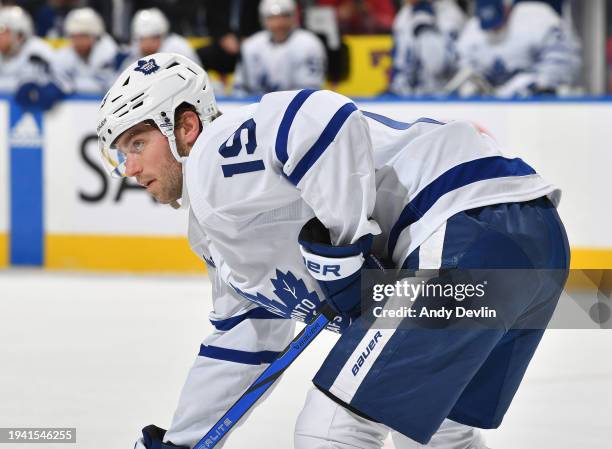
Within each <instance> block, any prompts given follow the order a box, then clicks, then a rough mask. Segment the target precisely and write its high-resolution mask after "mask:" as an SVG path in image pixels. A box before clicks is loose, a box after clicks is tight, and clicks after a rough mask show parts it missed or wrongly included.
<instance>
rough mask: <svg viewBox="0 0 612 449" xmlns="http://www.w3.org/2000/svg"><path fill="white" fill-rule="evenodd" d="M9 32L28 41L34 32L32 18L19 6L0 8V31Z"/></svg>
mask: <svg viewBox="0 0 612 449" xmlns="http://www.w3.org/2000/svg"><path fill="white" fill-rule="evenodd" d="M4 30H9V31H11V32H12V33H16V34H21V35H22V36H23V38H24V39H28V38H29V37H30V36H32V34H33V32H34V26H33V25H32V18H31V17H30V15H29V14H28V13H27V12H26V11H25V10H24V9H23V8H21V7H19V6H5V7H3V8H0V31H4Z"/></svg>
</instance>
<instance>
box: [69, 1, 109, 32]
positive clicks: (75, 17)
mask: <svg viewBox="0 0 612 449" xmlns="http://www.w3.org/2000/svg"><path fill="white" fill-rule="evenodd" d="M104 32H105V28H104V22H103V21H102V18H101V17H100V15H99V14H98V13H97V12H96V11H94V10H93V9H92V8H77V9H73V10H72V11H70V12H69V13H68V15H67V16H66V20H65V21H64V33H65V34H66V36H72V35H74V34H88V35H90V36H95V37H100V36H102V35H103V34H104Z"/></svg>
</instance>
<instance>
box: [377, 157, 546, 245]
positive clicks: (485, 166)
mask: <svg viewBox="0 0 612 449" xmlns="http://www.w3.org/2000/svg"><path fill="white" fill-rule="evenodd" d="M533 174H535V170H534V169H533V168H531V167H530V166H529V165H527V164H526V163H525V162H524V161H523V160H522V159H520V158H515V159H507V158H505V157H502V156H490V157H484V158H481V159H476V160H473V161H469V162H464V163H463V164H459V165H456V166H455V167H453V168H451V169H449V170H447V171H446V172H444V173H443V174H442V175H440V176H439V177H438V178H436V179H435V180H434V181H432V182H431V183H429V184H428V185H427V186H426V187H425V188H423V190H421V191H420V192H419V194H418V195H417V196H415V197H414V198H413V199H412V201H410V202H409V203H408V204H407V205H406V206H405V207H404V209H403V210H402V213H401V214H400V216H399V219H398V220H397V222H396V223H395V224H394V225H393V228H391V232H390V233H389V242H388V245H387V250H388V257H392V256H393V251H394V250H395V245H396V244H397V239H398V238H399V235H400V233H401V232H402V231H403V230H404V229H405V228H406V227H408V226H410V225H411V224H413V223H415V222H416V221H417V220H419V219H420V218H421V217H422V216H423V215H425V213H427V211H428V210H429V209H430V208H431V207H432V206H433V205H434V204H435V203H436V201H438V199H440V197H442V196H443V195H445V194H447V193H449V192H452V191H453V190H456V189H459V188H461V187H464V186H466V185H468V184H472V183H474V182H478V181H484V180H487V179H494V178H504V177H508V176H527V175H533Z"/></svg>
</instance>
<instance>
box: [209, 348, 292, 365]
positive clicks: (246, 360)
mask: <svg viewBox="0 0 612 449" xmlns="http://www.w3.org/2000/svg"><path fill="white" fill-rule="evenodd" d="M279 354H280V352H275V351H259V352H249V351H239V350H238V349H227V348H220V347H219V346H206V345H200V352H199V354H198V355H199V356H202V357H208V358H209V359H216V360H225V361H227V362H235V363H242V364H243V365H262V364H264V363H272V362H273V361H274V359H276V357H278V355H279Z"/></svg>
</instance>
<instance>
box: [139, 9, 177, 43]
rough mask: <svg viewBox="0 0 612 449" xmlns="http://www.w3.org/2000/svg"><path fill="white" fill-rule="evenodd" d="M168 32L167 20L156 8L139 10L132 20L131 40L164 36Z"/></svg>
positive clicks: (168, 24)
mask: <svg viewBox="0 0 612 449" xmlns="http://www.w3.org/2000/svg"><path fill="white" fill-rule="evenodd" d="M168 31H170V23H169V22H168V19H167V18H166V16H165V15H164V13H163V12H161V11H160V10H159V9H157V8H149V9H141V10H140V11H138V12H137V13H136V14H134V18H133V19H132V39H135V40H138V39H142V38H145V37H154V36H162V37H163V36H166V35H167V34H168Z"/></svg>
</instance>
